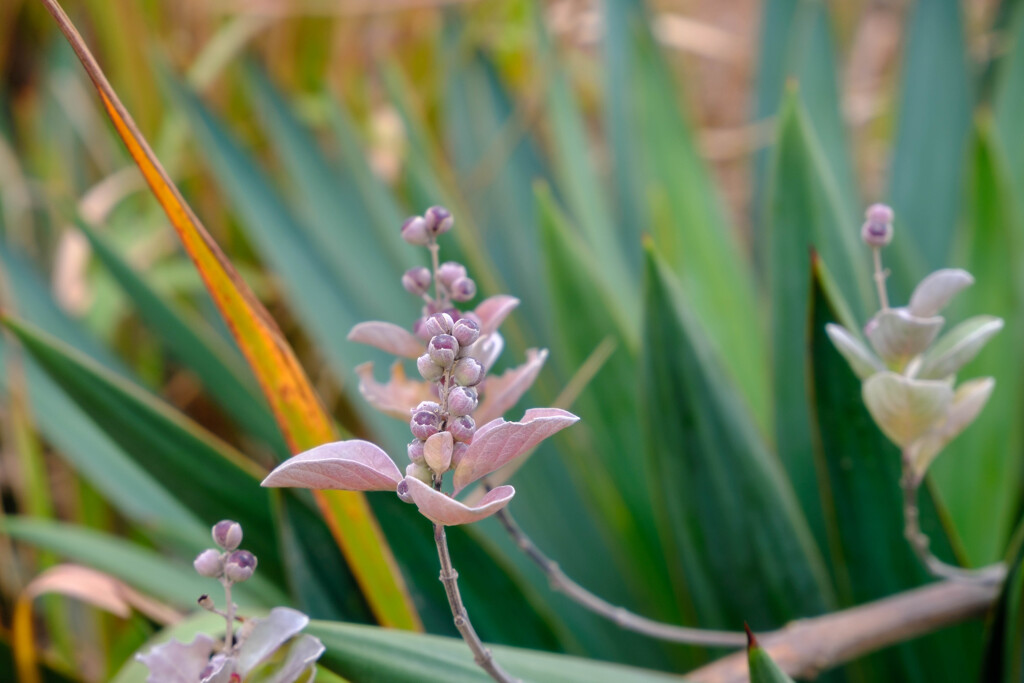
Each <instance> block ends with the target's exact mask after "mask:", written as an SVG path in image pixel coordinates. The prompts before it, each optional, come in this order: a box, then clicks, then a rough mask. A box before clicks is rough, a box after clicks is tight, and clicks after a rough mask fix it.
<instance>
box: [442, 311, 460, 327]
mask: <svg viewBox="0 0 1024 683" xmlns="http://www.w3.org/2000/svg"><path fill="white" fill-rule="evenodd" d="M444 312H445V313H447V314H448V317H449V318H451V319H452V323H453V324H454V323H457V322H458V321H459V320H462V318H463V315H462V312H461V311H459V309H457V308H446V309H444Z"/></svg>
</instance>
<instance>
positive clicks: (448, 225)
mask: <svg viewBox="0 0 1024 683" xmlns="http://www.w3.org/2000/svg"><path fill="white" fill-rule="evenodd" d="M423 218H424V219H425V220H426V223H427V231H428V233H429V234H430V235H431V236H432V237H437V236H438V235H443V234H445V233H446V232H448V231H449V230H451V229H452V226H454V225H455V219H454V218H453V217H452V212H451V211H449V210H448V209H446V208H444V207H443V206H432V207H430V208H429V209H427V210H426V211H425V212H423Z"/></svg>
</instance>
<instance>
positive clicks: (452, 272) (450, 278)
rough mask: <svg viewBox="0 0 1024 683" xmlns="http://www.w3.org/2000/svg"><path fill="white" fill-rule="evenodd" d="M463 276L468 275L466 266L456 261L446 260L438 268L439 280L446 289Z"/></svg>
mask: <svg viewBox="0 0 1024 683" xmlns="http://www.w3.org/2000/svg"><path fill="white" fill-rule="evenodd" d="M462 277H466V266H464V265H462V264H461V263H458V262H456V261H445V262H444V263H442V264H441V265H440V266H438V268H437V281H438V282H440V283H441V285H442V286H443V287H445V288H446V289H447V288H450V287H451V286H452V283H453V282H455V281H456V280H458V279H459V278H462Z"/></svg>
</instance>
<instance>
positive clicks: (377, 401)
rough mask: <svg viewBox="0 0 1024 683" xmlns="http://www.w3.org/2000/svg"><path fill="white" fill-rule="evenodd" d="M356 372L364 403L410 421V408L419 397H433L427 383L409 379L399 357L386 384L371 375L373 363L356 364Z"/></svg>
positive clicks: (431, 398) (414, 405)
mask: <svg viewBox="0 0 1024 683" xmlns="http://www.w3.org/2000/svg"><path fill="white" fill-rule="evenodd" d="M356 374H357V375H358V376H359V393H361V394H362V395H363V398H365V399H366V401H367V403H369V404H370V405H371V406H373V407H374V408H376V409H377V410H379V411H381V412H382V413H384V414H386V415H390V416H391V417H394V418H397V419H399V420H402V421H403V422H408V421H409V411H410V410H411V409H412V408H415V407H416V406H418V405H419V404H420V402H422V401H430V400H434V397H433V395H432V394H431V393H430V385H429V384H427V383H426V382H418V381H416V380H413V379H409V378H407V377H406V375H405V369H404V368H403V367H402V363H401V361H396V362H395V363H394V364H393V365H392V366H391V378H390V379H389V380H388V383H387V384H381V383H380V382H378V381H377V380H376V379H375V378H374V376H373V363H363V364H362V365H358V366H356Z"/></svg>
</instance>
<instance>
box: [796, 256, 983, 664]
mask: <svg viewBox="0 0 1024 683" xmlns="http://www.w3.org/2000/svg"><path fill="white" fill-rule="evenodd" d="M812 277H813V281H812V285H811V286H812V292H811V300H810V315H809V324H810V330H809V332H810V344H811V346H810V348H811V357H810V362H809V367H808V372H809V373H810V378H809V379H810V381H809V384H808V387H809V391H810V398H811V401H810V405H811V406H812V411H813V415H812V416H813V423H812V428H813V430H814V432H813V433H814V447H815V455H816V460H817V464H818V468H819V470H820V471H822V472H823V474H824V476H823V477H822V480H823V483H822V500H823V501H824V513H825V519H826V520H828V521H829V527H830V529H829V534H828V537H829V544H830V546H831V548H832V557H833V561H834V566H835V568H836V574H837V584H838V587H839V596H840V598H841V599H842V601H843V603H844V604H846V605H858V604H862V603H865V602H869V601H871V600H876V599H879V598H883V597H886V596H889V595H894V594H896V593H898V592H900V591H903V590H907V589H909V588H913V587H915V586H919V585H921V584H924V583H926V582H928V581H929V580H930V578H931V577H930V576H929V575H928V573H927V571H926V570H925V569H924V567H923V566H922V565H921V563H920V561H919V560H918V559H917V557H916V555H915V554H914V553H913V551H912V550H911V549H910V546H909V544H907V542H906V541H905V539H904V538H903V494H902V491H901V489H900V484H899V481H900V476H901V465H900V452H899V449H898V448H897V447H896V446H894V445H893V444H892V443H891V442H890V441H889V440H888V439H887V438H885V436H884V435H883V434H882V432H881V431H880V430H879V429H878V427H877V426H876V425H875V423H874V422H873V421H872V419H871V417H870V415H868V412H867V409H866V408H865V407H864V402H863V400H862V398H861V382H860V381H859V379H858V378H857V377H856V375H854V374H853V372H852V371H851V370H850V368H849V366H848V364H847V363H846V361H845V360H844V359H843V357H842V356H841V355H840V354H839V352H838V351H837V350H836V349H835V347H834V345H833V344H832V342H831V340H830V339H829V338H828V335H827V334H826V332H825V325H827V324H828V323H830V322H836V321H839V320H841V319H842V315H840V313H839V312H838V311H841V310H843V309H844V308H846V304H845V302H844V301H843V300H842V299H841V296H842V295H841V294H840V293H839V292H838V288H837V287H836V286H835V285H834V284H833V283H831V282H830V279H831V276H830V275H829V274H828V271H827V269H826V268H825V264H824V262H823V261H822V260H821V259H815V261H814V264H813V275H812ZM918 505H919V507H920V509H921V516H922V525H923V526H924V528H925V529H926V530H927V532H928V534H929V535H930V537H931V540H932V545H931V548H932V551H933V552H935V553H936V554H937V555H939V556H940V557H942V558H944V559H946V560H947V561H950V562H956V561H957V559H958V558H957V556H956V553H955V552H954V549H953V545H952V544H951V542H950V540H949V537H948V535H947V533H946V531H945V529H944V528H943V524H942V519H943V517H944V514H940V513H939V512H938V511H937V509H936V504H935V501H934V500H933V497H932V495H931V491H930V489H929V488H928V487H927V486H925V487H922V489H921V492H920V494H919V502H918ZM979 645H980V633H979V632H978V629H977V628H975V627H972V626H969V625H968V626H958V627H956V628H953V629H947V630H944V631H942V632H939V633H935V634H931V635H928V636H925V637H924V638H920V639H916V640H914V641H912V642H910V643H906V644H903V645H900V646H898V647H896V648H891V649H889V650H887V651H885V652H883V653H879V654H877V655H873V656H871V657H869V658H866V659H865V660H864V661H861V662H858V664H857V665H856V666H857V668H858V670H860V671H862V672H863V673H864V675H865V676H867V678H868V680H883V679H889V678H892V679H894V680H900V681H907V682H908V683H909V682H913V681H919V682H921V683H924V682H925V681H938V680H949V681H954V680H969V679H970V678H971V676H972V675H973V672H974V671H975V670H976V668H977V665H978V655H979Z"/></svg>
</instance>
